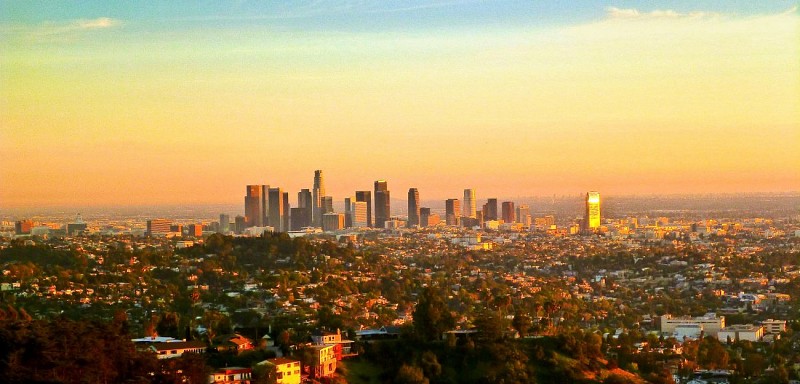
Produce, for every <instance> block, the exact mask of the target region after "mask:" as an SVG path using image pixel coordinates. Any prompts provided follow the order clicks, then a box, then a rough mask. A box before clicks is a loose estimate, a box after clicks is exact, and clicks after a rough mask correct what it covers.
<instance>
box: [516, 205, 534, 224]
mask: <svg viewBox="0 0 800 384" xmlns="http://www.w3.org/2000/svg"><path fill="white" fill-rule="evenodd" d="M517 222H518V223H521V224H522V225H525V226H530V225H531V208H530V207H529V206H528V204H520V205H519V206H517Z"/></svg>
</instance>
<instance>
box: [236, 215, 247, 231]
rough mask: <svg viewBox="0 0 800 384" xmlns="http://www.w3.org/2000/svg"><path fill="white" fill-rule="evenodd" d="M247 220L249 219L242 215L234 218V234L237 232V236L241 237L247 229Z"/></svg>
mask: <svg viewBox="0 0 800 384" xmlns="http://www.w3.org/2000/svg"><path fill="white" fill-rule="evenodd" d="M246 220H247V218H246V217H244V216H241V215H239V216H236V218H234V224H233V232H235V233H236V234H237V235H239V234H241V233H242V232H244V229H245V228H246V227H247V221H246Z"/></svg>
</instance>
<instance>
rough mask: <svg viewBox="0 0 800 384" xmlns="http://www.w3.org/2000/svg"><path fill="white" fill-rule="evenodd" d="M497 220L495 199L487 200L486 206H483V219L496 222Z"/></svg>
mask: <svg viewBox="0 0 800 384" xmlns="http://www.w3.org/2000/svg"><path fill="white" fill-rule="evenodd" d="M497 218H498V217H497V199H495V198H491V199H487V200H486V205H484V206H483V219H484V220H485V221H490V220H497Z"/></svg>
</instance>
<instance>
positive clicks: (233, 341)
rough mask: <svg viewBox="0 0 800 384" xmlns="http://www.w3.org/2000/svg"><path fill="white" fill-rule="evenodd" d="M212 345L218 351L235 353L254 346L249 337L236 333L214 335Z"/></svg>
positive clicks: (248, 349)
mask: <svg viewBox="0 0 800 384" xmlns="http://www.w3.org/2000/svg"><path fill="white" fill-rule="evenodd" d="M213 346H214V348H216V349H217V351H219V352H234V353H236V354H240V353H242V352H246V351H250V350H252V349H253V348H255V346H254V345H253V342H252V341H251V340H250V339H248V338H246V337H244V336H242V335H240V334H237V333H234V334H230V335H223V336H218V337H215V338H214V344H213Z"/></svg>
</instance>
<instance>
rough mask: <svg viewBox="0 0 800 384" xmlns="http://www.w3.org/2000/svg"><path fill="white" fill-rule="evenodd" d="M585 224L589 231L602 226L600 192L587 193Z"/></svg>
mask: <svg viewBox="0 0 800 384" xmlns="http://www.w3.org/2000/svg"><path fill="white" fill-rule="evenodd" d="M583 224H584V226H585V228H584V229H585V230H586V231H587V232H590V231H595V230H597V229H599V228H600V193H599V192H597V191H590V192H588V193H587V194H586V214H585V215H584V218H583Z"/></svg>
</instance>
